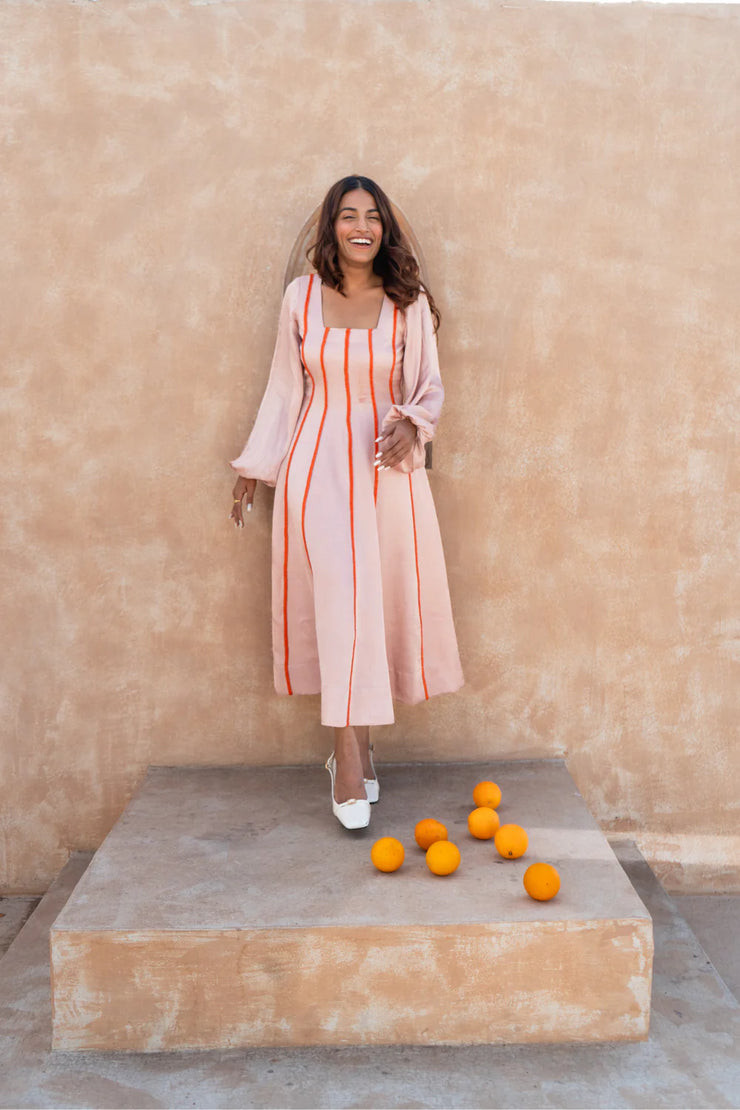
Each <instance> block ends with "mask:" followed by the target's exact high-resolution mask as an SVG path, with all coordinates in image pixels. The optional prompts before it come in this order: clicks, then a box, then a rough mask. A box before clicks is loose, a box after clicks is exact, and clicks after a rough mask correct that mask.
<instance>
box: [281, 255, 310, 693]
mask: <svg viewBox="0 0 740 1110" xmlns="http://www.w3.org/2000/svg"><path fill="white" fill-rule="evenodd" d="M313 277H314V276H313V274H311V277H310V279H309V282H308V289H307V291H306V303H305V305H304V306H303V339H302V341H301V362H302V364H303V367H304V369H305V370H306V373H307V374H308V376H309V378H310V379H311V396H310V398H309V401H308V404H307V405H306V411H305V412H304V414H303V420H301V426H300V428H299V429H298V434H297V435H296V437H295V439H294V440H293V446H292V447H291V449H290V454H289V455H288V463H287V466H286V467H285V487H284V491H283V648H284V652H285V663H284V666H285V684H286V686H287V687H288V693H289V694H292V693H293V687H292V686H291V683H290V670H289V667H288V661H289V655H290V646H289V643H288V478H289V477H290V464H291V463H292V462H293V455H294V454H295V449H296V447H297V446H298V440H299V439H300V438H301V432H302V431H303V426H304V424H305V423H306V417H307V416H308V413H309V411H310V408H311V405H312V404H313V396H314V393H315V392H316V383H315V382H314V379H313V374H312V373H311V371H310V370H309V369H308V367H307V366H306V361H305V349H306V333H307V331H308V302H309V300H310V298H311V287H312V285H313Z"/></svg>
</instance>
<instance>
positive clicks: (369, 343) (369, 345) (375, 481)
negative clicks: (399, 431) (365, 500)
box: [367, 331, 378, 504]
mask: <svg viewBox="0 0 740 1110" xmlns="http://www.w3.org/2000/svg"><path fill="white" fill-rule="evenodd" d="M367 349H368V355H369V359H370V371H369V372H370V396H371V397H372V399H373V420H374V421H375V437H374V439H373V443H375V440H376V439H377V438H378V406H377V405H376V404H375V382H374V381H373V333H372V331H368V333H367ZM377 450H378V448H377V445H375V446H374V447H373V455H375V452H376V451H377ZM373 470H374V471H375V478H374V479H373V500H374V501H375V503H376V504H377V502H378V468H377V466H373Z"/></svg>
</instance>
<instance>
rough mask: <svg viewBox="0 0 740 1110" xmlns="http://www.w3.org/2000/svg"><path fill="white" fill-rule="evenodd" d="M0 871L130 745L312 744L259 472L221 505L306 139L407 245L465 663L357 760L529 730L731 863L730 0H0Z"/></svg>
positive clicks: (99, 783)
mask: <svg viewBox="0 0 740 1110" xmlns="http://www.w3.org/2000/svg"><path fill="white" fill-rule="evenodd" d="M0 43H1V44H2V46H1V49H2V53H3V55H5V58H4V61H3V64H2V66H1V67H0V71H1V72H2V74H3V78H2V79H3V82H4V85H5V87H4V89H3V97H2V108H0V112H1V113H2V135H3V138H2V170H3V172H2V175H0V198H1V203H0V221H1V224H2V226H1V227H0V263H1V269H2V274H3V277H2V281H3V286H2V302H1V303H2V314H1V320H0V327H1V328H2V335H1V336H0V341H1V344H2V354H3V363H4V368H3V378H2V397H3V406H2V429H1V430H2V442H3V445H4V463H5V465H4V475H3V481H2V483H0V519H1V522H2V523H1V527H2V548H3V560H2V576H3V591H2V598H1V599H0V625H1V627H2V629H3V646H4V650H3V664H2V683H3V689H2V699H1V703H0V704H1V706H2V708H1V713H2V724H1V727H2V752H1V759H2V766H1V768H0V769H1V774H0V789H1V790H2V807H1V817H0V823H1V824H0V887H2V888H3V889H5V890H41V889H43V888H44V887H45V885H46V884H47V883H48V881H49V879H50V878H51V877H52V876H53V875H54V874H55V873H56V871H57V870H58V869H59V868H60V867H61V866H62V864H63V863H64V862H65V860H66V857H67V852H68V850H69V849H71V848H74V849H85V848H93V847H95V846H96V845H97V844H98V843H99V842H100V840H101V838H102V837H103V836H104V834H105V833H106V832H107V830H108V829H109V828H110V827H111V825H112V823H113V821H114V820H115V819H116V817H117V816H118V815H119V813H120V812H121V810H122V809H123V807H124V805H125V804H126V801H127V799H128V798H129V796H130V795H131V792H132V791H133V789H134V788H135V787H136V785H137V783H138V782H139V780H140V778H141V776H142V773H143V771H144V769H145V768H146V766H147V765H148V764H150V763H200V762H203V763H230V762H255V763H271V762H278V763H280V762H300V761H317V760H319V759H320V758H322V757H323V756H324V755H325V753H326V751H327V750H328V749H329V747H330V745H331V740H330V737H329V736H328V735H327V734H326V732H325V731H323V730H322V729H321V727H320V726H319V724H318V723H317V722H318V700H317V699H314V698H309V699H278V698H277V697H276V696H275V695H274V694H273V692H272V683H271V660H270V646H269V631H270V630H269V598H268V590H269V566H268V558H269V555H268V545H269V508H270V504H269V499H268V497H267V496H261V497H260V500H259V503H258V506H257V508H256V511H255V512H254V513H253V514H252V518H251V519H250V521H249V527H248V528H247V529H246V530H245V531H244V532H243V533H239V534H237V533H236V532H235V531H234V529H233V528H232V527H231V526H230V525H229V524H227V519H226V518H227V514H228V512H229V506H230V487H231V476H230V472H229V470H228V467H227V465H226V460H227V459H228V458H229V457H230V456H232V455H234V454H235V453H236V452H237V451H238V449H239V448H240V447H241V445H242V442H243V440H244V438H245V437H246V434H247V432H248V429H249V427H250V423H251V419H252V416H253V414H254V411H255V407H256V405H257V402H258V400H259V397H260V395H261V390H262V387H263V384H264V380H265V373H266V368H267V364H268V360H269V356H270V351H271V346H272V341H273V332H274V327H275V323H276V318H277V311H278V307H279V300H280V294H281V288H282V277H283V270H284V267H285V264H286V261H287V258H288V255H289V253H290V250H291V247H292V245H293V242H294V239H295V237H296V236H297V235H298V233H299V231H300V229H301V226H302V225H303V222H304V220H305V219H306V218H307V217H308V215H309V214H310V212H311V211H312V209H313V208H314V206H315V205H316V204H317V203H318V202H319V200H320V199H321V196H322V194H323V192H324V191H325V189H326V187H327V186H328V185H329V184H330V183H331V182H332V181H333V180H335V179H336V178H337V177H338V176H340V175H341V174H343V173H345V172H348V171H361V172H364V173H368V174H370V175H371V176H374V177H377V178H378V180H379V181H380V182H381V183H382V184H383V185H384V186H385V187H386V189H387V190H388V192H389V193H390V195H391V196H392V198H393V200H394V201H395V202H396V203H397V204H398V205H399V206H400V208H401V209H402V210H403V211H404V212H405V213H406V215H407V216H408V218H409V219H410V221H411V224H412V226H413V228H414V230H415V231H416V233H417V235H418V236H419V239H420V241H421V243H422V245H423V248H424V251H425V255H426V260H427V264H428V268H429V273H430V277H431V281H432V287H433V289H434V292H435V295H436V297H437V299H438V301H439V303H440V306H441V309H442V312H443V315H444V321H443V329H442V332H441V354H442V365H443V372H444V377H445V381H446V385H447V390H448V401H447V407H446V412H445V415H444V419H443V426H442V428H441V430H440V433H439V437H438V440H437V444H436V447H435V470H434V474H433V482H434V490H435V495H436V498H437V503H438V509H439V515H440V518H441V522H442V526H443V530H444V535H445V540H446V549H447V553H448V560H449V571H450V581H451V589H452V593H453V602H454V604H455V610H456V617H457V624H458V630H459V637H460V643H461V650H462V653H463V662H464V666H465V670H466V676H467V685H466V686H465V688H464V690H463V691H462V692H461V693H460V694H459V695H456V696H454V697H452V696H451V697H448V698H444V699H438V700H436V701H434V702H432V703H429V704H428V705H424V706H419V707H416V708H414V709H412V710H409V709H403V710H402V711H401V712H399V714H398V724H397V726H396V727H395V729H383V730H378V736H377V740H378V745H379V749H380V755H381V759H401V760H403V759H423V760H426V759H449V758H461V757H462V758H467V759H489V758H490V759H497V758H501V757H523V756H565V757H566V758H567V761H568V766H569V768H570V769H571V772H572V773H573V775H574V777H575V779H576V781H577V783H578V786H579V788H580V789H581V791H582V792H583V794H584V795H585V797H586V799H587V801H588V804H589V805H590V807H591V809H592V811H593V812H594V813H595V815H596V816H597V817H598V819H599V820H600V821H601V822H602V824H603V825H604V826H605V827H606V828H607V829H609V830H612V831H616V832H622V833H625V834H627V833H630V834H632V835H635V836H636V837H637V838H638V841H639V842H640V843H641V845H642V846H643V848H644V850H645V851H646V852H647V853H648V855H649V856H650V858H651V859H652V860H653V861H654V863H656V866H658V868H659V870H660V871H661V874H663V875H664V876H665V877H666V878H667V881H669V882H670V883H672V884H673V885H676V886H680V885H684V886H689V885H703V886H704V887H705V888H710V887H712V886H713V887H714V888H716V889H722V888H725V889H730V888H731V887H733V885H734V886H735V888H736V889H737V888H738V885H740V881H739V880H738V877H737V870H736V869H735V870H734V871H733V864H736V861H737V860H738V858H740V828H739V827H738V826H739V821H738V788H737V783H738V778H739V776H740V749H739V748H738V745H737V743H736V742H735V741H736V737H737V731H738V716H739V714H738V709H739V705H738V688H739V685H740V684H739V683H738V659H739V657H740V649H739V646H738V645H740V608H739V606H738V601H739V597H738V593H739V591H738V573H737V556H738V534H739V532H738V529H739V525H740V504H739V498H738V487H739V478H740V462H739V459H738V451H737V427H738V423H737V421H738V393H737V387H738V319H737V290H738V286H739V283H740V273H738V268H739V259H740V242H739V239H740V212H739V211H738V208H739V205H738V188H737V170H738V157H739V155H740V149H739V143H738V119H739V118H740V90H739V86H738V66H737V58H738V52H739V51H740V8H738V7H730V6H727V7H722V6H716V7H714V6H709V7H691V6H671V5H668V6H649V5H642V4H625V5H609V6H600V5H593V6H592V5H588V4H574V5H561V4H537V3H527V2H522V3H517V4H501V3H494V2H490V3H486V2H485V0H483V2H481V0H455V2H454V3H453V2H452V0H450V2H449V3H434V4H430V3H427V2H425V0H407V2H400V0H387V2H381V0H378V2H373V0H355V2H353V3H346V2H342V0H313V2H309V0H242V2H237V0H233V2H223V3H215V2H213V3H208V2H206V0H203V2H201V3H198V2H196V0H193V2H192V3H184V2H183V3H178V2H175V0H165V2H162V3H160V2H157V3H155V2H145V0H132V2H127V3H124V2H122V0H106V2H105V3H81V2H78V3H74V2H65V0H55V2H52V0H38V2H35V3H32V2H31V0H6V2H5V3H3V4H2V5H1V6H0Z"/></svg>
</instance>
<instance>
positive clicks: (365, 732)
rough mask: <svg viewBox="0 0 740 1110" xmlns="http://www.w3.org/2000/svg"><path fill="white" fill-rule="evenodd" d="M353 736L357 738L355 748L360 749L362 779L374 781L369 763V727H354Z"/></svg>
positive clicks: (371, 766)
mask: <svg viewBox="0 0 740 1110" xmlns="http://www.w3.org/2000/svg"><path fill="white" fill-rule="evenodd" d="M355 735H356V736H357V746H358V747H359V749H360V759H361V760H362V774H363V777H364V778H366V779H374V778H375V774H374V772H373V765H372V763H371V762H370V726H369V725H355Z"/></svg>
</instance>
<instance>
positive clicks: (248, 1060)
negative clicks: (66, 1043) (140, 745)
mask: <svg viewBox="0 0 740 1110" xmlns="http://www.w3.org/2000/svg"><path fill="white" fill-rule="evenodd" d="M612 847H613V849H614V852H615V854H616V855H617V857H618V859H619V861H620V864H621V866H622V867H623V868H624V869H625V871H626V873H627V875H628V877H629V879H630V882H631V883H632V884H633V886H634V887H635V889H636V890H637V892H638V894H639V896H640V898H641V899H642V900H643V902H644V903H645V905H646V906H647V908H648V910H649V911H650V915H651V917H652V919H653V928H654V937H655V959H654V965H653V966H654V976H653V1000H652V1013H651V1021H650V1035H649V1037H648V1040H647V1041H633V1042H627V1041H623V1042H621V1043H618V1044H589V1045H578V1044H570V1045H569V1044H540V1045H536V1044H527V1045H472V1046H470V1045H462V1046H461V1045H416V1046H413V1047H409V1046H407V1045H387V1046H377V1047H362V1046H359V1047H353V1046H346V1047H337V1046H316V1047H307V1048H252V1049H241V1048H239V1049H231V1050H214V1051H210V1052H162V1053H135V1052H52V1050H51V996H50V975H49V930H50V927H51V925H52V924H53V922H54V920H55V918H56V917H57V916H58V915H59V912H60V910H61V909H62V907H63V906H64V904H65V902H66V901H67V899H68V898H69V896H70V894H71V892H72V891H73V890H74V888H75V885H76V884H77V883H78V882H79V879H80V876H81V875H82V874H83V872H84V871H85V868H86V867H87V866H88V865H89V863H90V859H91V857H90V856H88V855H84V856H83V855H74V856H73V857H72V858H71V859H70V861H69V863H68V864H67V866H66V867H65V868H64V869H63V871H62V872H61V874H60V875H59V876H58V877H57V879H56V881H55V882H54V884H53V885H52V887H51V888H50V890H49V891H48V892H47V893H46V894H45V895H44V897H43V899H42V901H41V904H40V905H39V907H38V909H37V910H36V911H35V912H34V913H33V915H32V916H31V918H30V920H29V921H28V922H27V924H26V925H25V926H24V927H23V929H22V931H21V932H20V934H19V935H18V936H17V937H16V938H15V940H14V941H13V944H12V946H11V948H10V950H9V951H8V952H7V954H6V955H5V956H3V957H2V958H0V1108H3V1110H7V1108H11V1107H13V1108H15V1110H18V1108H19V1107H41V1108H47V1110H49V1108H54V1107H56V1108H58V1107H60V1106H65V1107H78V1108H83V1107H90V1108H95V1110H102V1108H104V1107H109V1108H111V1110H122V1108H132V1110H133V1108H134V1107H151V1108H153V1107H162V1108H167V1107H172V1108H175V1107H180V1108H182V1107H184V1106H197V1107H200V1108H201V1110H226V1108H233V1110H243V1108H244V1107H245V1106H250V1107H254V1108H255V1110H259V1108H264V1110H268V1108H270V1107H276V1106H281V1107H286V1108H290V1110H305V1108H306V1107H323V1108H325V1110H346V1108H347V1107H365V1108H367V1107H388V1106H423V1107H428V1108H429V1110H451V1108H460V1110H483V1108H491V1110H493V1108H494V1107H501V1106H508V1107H511V1108H512V1110H513V1108H521V1110H534V1108H540V1107H541V1108H543V1110H546V1108H549V1110H553V1108H563V1110H565V1108H569V1110H573V1107H591V1108H592V1110H593V1108H597V1107H598V1108H604V1110H614V1108H615V1107H622V1108H624V1110H634V1108H635V1107H655V1106H660V1107H675V1108H683V1110H685V1107H687V1106H692V1107H696V1108H699V1107H701V1108H707V1110H709V1108H711V1110H717V1108H718V1107H724V1108H735V1110H736V1108H737V1106H738V1105H740V1101H739V1097H740V1053H738V1049H737V1046H738V1044H740V1004H738V1001H737V999H736V998H735V997H734V996H733V995H732V993H731V992H730V991H729V990H728V988H727V986H726V985H725V984H724V983H723V982H722V979H721V978H720V977H719V976H718V974H717V972H716V970H715V968H714V966H713V965H712V963H711V962H710V960H711V956H712V953H711V952H709V953H706V952H705V951H703V950H702V948H701V947H700V946H699V944H698V942H697V939H696V937H695V935H694V934H693V933H692V931H691V930H690V929H689V927H688V925H687V923H686V921H685V920H684V919H683V917H682V916H681V914H680V913H679V912H678V911H677V909H676V905H677V902H676V900H674V899H673V898H672V897H671V896H670V895H668V894H667V893H666V891H665V890H663V888H662V887H661V886H660V883H659V882H658V881H657V879H656V877H655V875H654V874H653V873H652V871H651V870H650V868H649V867H648V865H647V864H646V863H645V861H644V860H643V859H642V857H641V856H640V853H639V851H638V850H637V849H636V847H635V845H634V844H630V843H628V842H625V841H615V842H614V843H613V844H612ZM680 903H681V899H679V900H678V904H679V905H680ZM705 906H706V909H705V913H704V915H703V924H704V925H705V926H710V925H711V922H712V918H713V913H714V911H713V906H714V900H713V899H712V898H705ZM734 908H735V917H736V919H737V913H739V912H740V897H736V898H735V907H734ZM710 932H712V930H711V929H710ZM725 942H727V944H728V945H729V948H730V949H731V952H732V953H734V956H733V958H734V959H737V958H738V957H740V941H739V940H738V936H737V931H734V932H732V931H731V932H730V933H729V934H728V936H727V938H724V937H723V940H722V951H721V953H719V955H722V956H726V955H727V950H726V948H725ZM708 956H709V958H708Z"/></svg>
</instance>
